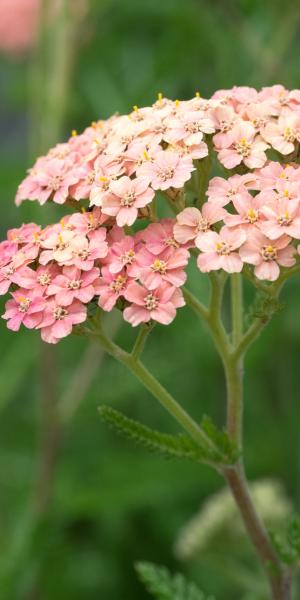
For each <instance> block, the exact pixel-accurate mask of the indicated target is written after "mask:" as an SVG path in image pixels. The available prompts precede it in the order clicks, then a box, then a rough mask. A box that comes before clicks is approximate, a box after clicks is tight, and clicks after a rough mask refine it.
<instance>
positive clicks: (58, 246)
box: [0, 208, 189, 343]
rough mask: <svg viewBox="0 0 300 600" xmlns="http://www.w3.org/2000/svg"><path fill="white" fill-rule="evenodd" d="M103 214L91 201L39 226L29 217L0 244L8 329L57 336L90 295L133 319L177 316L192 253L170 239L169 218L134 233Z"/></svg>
mask: <svg viewBox="0 0 300 600" xmlns="http://www.w3.org/2000/svg"><path fill="white" fill-rule="evenodd" d="M103 220H104V219H103V216H102V215H101V211H100V209H97V208H96V209H94V210H93V211H91V212H86V213H83V214H81V213H74V214H73V215H71V216H68V217H66V218H65V219H63V220H62V221H61V222H60V223H58V224H56V225H51V226H49V227H46V228H45V229H44V230H41V229H40V228H39V227H38V226H37V225H35V224H34V223H30V224H27V225H23V226H22V227H20V228H19V229H13V230H10V231H9V232H8V236H7V240H5V241H4V242H2V243H1V244H0V294H6V293H7V292H8V290H9V289H10V288H11V287H12V288H13V291H12V292H11V295H12V298H11V300H9V301H8V302H7V304H6V312H5V314H4V315H3V317H4V319H7V320H8V327H9V328H10V329H12V330H13V331H18V330H19V328H20V325H21V324H22V323H23V325H25V327H27V328H29V329H33V328H35V329H40V330H41V336H42V339H43V340H44V341H46V342H50V343H56V342H58V341H59V340H60V339H61V338H63V337H65V336H66V335H69V334H70V333H71V331H72V328H73V325H77V324H79V323H83V322H84V321H85V320H86V319H87V314H88V312H87V307H88V305H89V304H90V303H91V302H92V301H93V300H94V301H95V302H97V303H98V305H99V306H100V307H101V308H102V309H103V310H105V311H110V310H112V309H113V307H114V306H115V305H116V303H117V302H120V303H121V304H120V307H121V308H122V309H124V312H123V315H124V319H125V320H126V321H128V322H129V323H131V324H132V325H133V326H135V325H138V324H140V323H142V322H148V321H150V320H155V321H158V322H160V323H163V324H169V323H170V322H171V321H172V320H173V319H174V317H175V315H176V308H178V307H180V306H183V304H184V300H183V296H182V293H181V291H180V289H179V288H180V286H181V285H182V284H183V283H184V282H185V279H186V274H185V272H184V267H185V266H186V265H187V263H188V258H189V252H188V250H186V249H185V248H183V247H180V246H179V244H178V243H177V242H176V241H175V240H174V238H173V225H174V222H173V220H172V219H165V220H163V221H161V223H152V224H150V225H149V226H148V227H147V228H146V229H145V230H143V231H142V232H140V233H136V234H135V235H133V236H129V235H125V233H124V231H123V230H122V229H120V228H119V227H118V226H113V227H110V228H109V230H108V229H107V228H106V227H104V226H102V223H103ZM146 246H147V247H146Z"/></svg>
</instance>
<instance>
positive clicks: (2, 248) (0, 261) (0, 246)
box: [0, 240, 18, 267]
mask: <svg viewBox="0 0 300 600" xmlns="http://www.w3.org/2000/svg"><path fill="white" fill-rule="evenodd" d="M17 252H18V244H17V243H16V242H10V241H8V240H5V241H4V242H1V243H0V267H5V265H7V264H8V263H10V262H11V261H12V259H13V258H14V257H15V256H16V254H17Z"/></svg>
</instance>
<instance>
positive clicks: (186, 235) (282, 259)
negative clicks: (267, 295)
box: [174, 162, 300, 281]
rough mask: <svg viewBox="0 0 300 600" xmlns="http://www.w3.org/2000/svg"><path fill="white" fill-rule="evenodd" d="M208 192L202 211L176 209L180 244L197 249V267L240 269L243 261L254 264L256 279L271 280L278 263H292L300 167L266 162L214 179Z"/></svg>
mask: <svg viewBox="0 0 300 600" xmlns="http://www.w3.org/2000/svg"><path fill="white" fill-rule="evenodd" d="M207 196H208V201H207V202H205V203H204V204H203V205H202V207H201V210H200V209H198V208H194V207H188V208H185V209H184V210H183V211H182V212H180V213H179V215H178V216H177V222H176V225H175V227H174V235H175V239H176V240H177V241H178V242H179V243H181V244H183V243H190V244H193V245H194V246H195V247H196V248H198V249H199V250H200V254H199V256H198V259H197V264H198V267H199V269H200V271H202V272H203V273H207V272H209V271H214V270H219V269H223V270H224V271H227V273H239V272H240V271H241V270H242V268H243V266H244V263H246V264H250V265H254V274H255V276H256V277H257V278H258V279H264V280H267V281H275V280H276V279H277V278H278V277H279V274H280V266H282V267H292V266H293V265H294V264H295V262H296V258H295V255H296V250H297V251H298V254H299V253H300V246H299V245H298V246H297V243H296V240H300V167H299V166H298V165H287V166H284V165H283V166H281V165H280V163H278V162H269V163H268V164H267V165H266V166H265V167H263V168H262V169H259V170H257V171H254V172H253V173H248V174H245V175H238V174H236V175H233V176H232V177H229V178H228V179H224V178H222V177H214V178H212V179H211V180H210V183H209V186H208V190H207ZM225 207H226V208H225ZM217 223H218V224H220V227H219V228H218V230H217V229H216V227H215V224H217Z"/></svg>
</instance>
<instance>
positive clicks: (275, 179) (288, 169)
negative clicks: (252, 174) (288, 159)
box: [253, 161, 300, 190]
mask: <svg viewBox="0 0 300 600" xmlns="http://www.w3.org/2000/svg"><path fill="white" fill-rule="evenodd" d="M256 175H257V188H255V189H260V190H267V189H276V188H277V186H278V185H286V184H287V183H289V182H294V181H298V182H299V181H300V169H299V168H295V167H294V166H293V165H285V164H283V165H281V164H280V163H279V162H275V161H270V162H269V163H268V164H266V166H265V167H263V168H262V169H259V170H258V171H257V172H256ZM253 189H254V188H253Z"/></svg>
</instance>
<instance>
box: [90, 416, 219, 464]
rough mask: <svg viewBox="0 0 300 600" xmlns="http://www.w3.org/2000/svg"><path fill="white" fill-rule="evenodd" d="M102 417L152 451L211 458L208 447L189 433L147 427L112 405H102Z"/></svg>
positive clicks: (205, 459)
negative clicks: (171, 432)
mask: <svg viewBox="0 0 300 600" xmlns="http://www.w3.org/2000/svg"><path fill="white" fill-rule="evenodd" d="M99 413H100V416H101V419H102V420H103V421H104V422H105V423H107V424H108V425H109V426H110V427H112V428H113V429H115V430H116V431H117V433H120V434H122V435H124V436H125V437H127V438H129V439H131V440H133V441H134V442H136V443H138V444H140V445H141V446H144V448H147V450H150V451H151V452H157V453H158V454H161V455H163V456H165V457H167V458H172V457H173V458H174V457H175V458H187V459H191V460H194V461H206V462H209V461H210V460H211V456H210V454H209V451H208V449H207V448H201V447H200V446H198V444H196V442H194V441H193V440H192V439H191V438H189V437H188V436H187V435H183V434H182V435H169V434H167V433H161V432H160V431H155V430H154V429H150V427H146V426H145V425H143V424H142V423H139V422H138V421H135V420H133V419H129V418H128V417H126V416H125V415H123V414H122V413H121V412H119V411H118V410H115V409H114V408H111V407H110V406H100V408H99Z"/></svg>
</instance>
